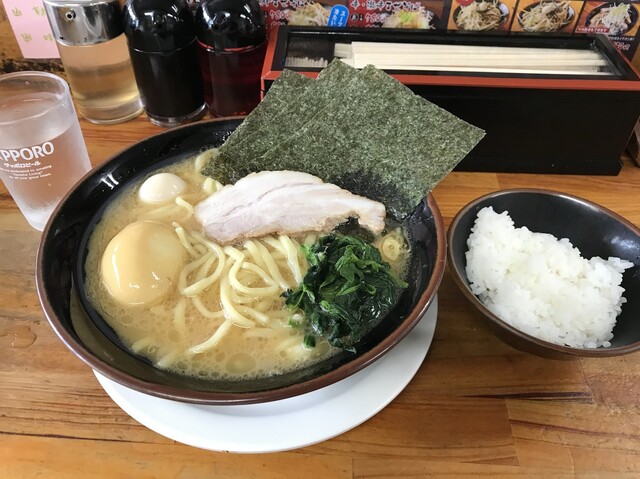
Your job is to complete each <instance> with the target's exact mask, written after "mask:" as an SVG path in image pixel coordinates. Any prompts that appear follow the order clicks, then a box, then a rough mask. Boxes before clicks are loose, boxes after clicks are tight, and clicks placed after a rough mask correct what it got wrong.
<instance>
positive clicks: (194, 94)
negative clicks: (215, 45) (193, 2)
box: [124, 0, 206, 127]
mask: <svg viewBox="0 0 640 479" xmlns="http://www.w3.org/2000/svg"><path fill="white" fill-rule="evenodd" d="M124 31H125V34H126V36H127V42H128V45H129V54H130V56H131V63H132V65H133V71H134V74H135V77H136V83H137V84H138V89H139V90H140V98H141V99H142V104H143V106H144V109H145V112H146V113H147V116H148V117H149V120H150V121H151V123H153V124H155V125H159V126H169V127H170V126H175V125H180V124H182V123H186V122H189V121H194V120H197V119H199V118H201V117H202V116H203V115H204V113H205V110H206V104H205V102H204V97H203V91H202V80H201V76H200V68H199V65H198V47H197V39H196V35H195V28H194V23H193V15H192V14H191V11H190V10H189V6H188V5H187V2H186V0H127V3H126V4H125V8H124Z"/></svg>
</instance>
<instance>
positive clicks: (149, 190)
mask: <svg viewBox="0 0 640 479" xmlns="http://www.w3.org/2000/svg"><path fill="white" fill-rule="evenodd" d="M186 188H187V183H186V182H185V181H184V180H183V179H182V178H180V177H179V176H178V175H174V174H173V173H158V174H156V175H153V176H150V177H149V178H147V179H146V180H145V181H144V183H142V185H140V190H138V197H139V198H140V199H141V200H142V201H143V202H145V203H150V204H157V203H165V202H169V201H172V200H174V199H175V198H176V197H177V196H178V195H179V194H181V193H182V192H183V191H184V190H185V189H186Z"/></svg>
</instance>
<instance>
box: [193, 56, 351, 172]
mask: <svg viewBox="0 0 640 479" xmlns="http://www.w3.org/2000/svg"><path fill="white" fill-rule="evenodd" d="M288 71H289V70H284V71H283V72H282V74H281V75H280V76H279V77H278V78H277V79H276V81H274V83H273V85H272V86H271V88H270V90H269V93H267V95H265V98H264V99H263V100H262V102H260V106H261V110H262V112H266V114H265V113H262V112H259V117H258V121H253V119H252V120H251V124H249V125H248V126H245V127H242V126H241V127H238V129H240V128H242V130H241V131H240V133H239V134H238V135H237V136H236V137H235V138H234V139H232V138H233V137H234V135H233V134H232V135H231V136H230V137H229V140H231V141H229V140H227V141H226V142H225V143H224V145H222V146H221V147H220V149H219V150H218V156H217V157H216V158H215V160H213V161H210V162H209V163H208V164H207V165H206V166H205V167H204V168H203V170H202V173H203V174H204V175H207V176H211V177H212V178H216V179H218V180H220V181H222V182H223V183H234V182H236V181H237V180H239V179H240V178H242V177H243V176H245V175H246V173H245V174H239V173H240V170H238V168H237V167H236V159H238V158H243V159H244V160H242V162H246V161H251V160H253V159H256V158H259V157H260V156H262V155H263V154H264V153H265V152H267V151H268V150H269V149H271V148H273V146H275V145H277V144H279V143H281V142H283V141H284V140H286V139H287V138H288V137H289V136H291V135H292V134H293V132H295V131H296V130H297V128H299V127H300V126H301V125H304V124H305V123H307V122H308V121H309V120H310V119H311V118H312V117H313V116H314V115H315V114H316V113H317V111H318V110H319V109H321V108H322V107H323V106H324V105H326V104H327V103H329V101H330V100H331V98H332V96H333V95H334V94H335V92H336V91H340V89H341V87H342V85H343V84H344V83H346V82H348V81H349V80H350V79H351V78H353V77H354V76H355V74H356V73H357V70H356V69H355V68H353V67H350V66H348V65H347V64H345V63H343V62H332V63H331V64H330V65H329V66H327V67H326V68H325V69H324V70H322V71H321V72H320V74H319V75H318V78H317V79H316V80H315V81H314V80H310V81H309V82H305V84H304V88H294V89H293V91H291V90H287V86H288V85H289V84H290V83H291V81H292V80H293V78H294V77H293V76H292V75H291V74H289V73H287V74H286V76H285V77H284V78H283V81H281V82H279V80H280V78H282V77H283V75H285V73H286V72H288ZM292 73H293V72H292ZM294 75H298V76H301V75H299V74H297V73H294ZM293 81H295V82H296V85H297V84H299V79H296V80H293ZM275 87H277V89H276V92H275V95H274V96H275V98H274V96H272V92H271V90H273V88H275ZM285 91H286V92H287V93H289V95H288V97H286V98H285V93H283V92H285ZM265 103H266V104H265ZM254 111H255V110H254ZM252 115H253V112H252V113H251V115H249V116H248V117H247V119H249V118H250V117H251V116H252ZM267 115H268V116H267ZM245 122H246V120H245ZM245 122H243V125H244V123H245ZM240 137H243V138H246V139H247V140H249V139H250V141H241V140H240V139H239V138H240ZM230 166H231V167H230ZM243 171H245V172H247V173H248V171H247V170H246V169H244V170H243Z"/></svg>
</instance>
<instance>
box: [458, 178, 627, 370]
mask: <svg viewBox="0 0 640 479" xmlns="http://www.w3.org/2000/svg"><path fill="white" fill-rule="evenodd" d="M488 206H490V207H492V208H493V210H494V211H495V212H496V213H502V212H504V211H507V212H508V213H509V216H511V218H512V219H513V222H514V224H515V227H516V228H519V227H522V226H526V227H527V228H528V229H529V230H531V231H534V232H538V233H549V234H552V235H553V236H555V237H556V238H568V239H569V241H571V243H572V244H573V245H574V246H575V247H577V248H578V249H579V250H580V252H581V255H582V256H583V257H584V258H592V257H594V256H599V257H601V258H604V259H607V258H608V257H611V256H614V257H618V258H622V259H625V260H627V261H630V262H631V263H633V264H634V266H633V267H632V268H630V269H627V270H626V271H625V272H624V275H623V279H622V287H623V288H624V289H625V293H624V297H625V298H626V299H627V302H626V303H625V304H623V305H622V312H621V313H620V315H619V316H618V317H617V322H616V326H615V328H614V329H613V339H611V340H610V342H611V346H610V347H606V348H605V347H600V348H595V349H587V348H584V349H583V348H573V347H569V346H565V345H560V344H555V343H551V342H548V341H544V340H542V339H539V338H536V337H534V336H531V335H529V334H527V333H524V332H523V331H521V330H519V329H517V328H515V327H513V326H512V325H511V324H509V323H508V322H506V321H503V320H502V319H501V318H500V317H498V316H497V315H496V314H494V313H493V312H491V311H490V310H489V309H488V308H487V307H485V305H484V304H483V303H482V302H481V301H480V299H479V298H478V297H477V296H476V295H474V294H473V293H472V291H471V287H470V282H469V279H468V277H467V274H466V253H467V251H468V249H469V248H468V246H467V239H468V238H469V235H470V234H471V228H472V227H473V225H474V223H475V220H476V217H477V215H478V212H479V211H480V210H481V209H482V208H485V207H488ZM447 241H448V252H447V255H448V260H449V261H448V264H449V269H450V270H451V274H452V275H453V278H454V280H455V282H456V284H457V285H458V287H459V289H460V291H461V292H462V294H463V295H464V297H465V298H467V300H469V302H470V303H471V304H472V305H473V306H474V307H475V308H476V309H477V310H478V312H479V313H480V316H481V317H482V318H483V319H485V320H486V322H487V324H488V326H489V327H490V328H491V330H492V331H493V332H494V333H495V334H496V335H497V336H498V337H499V338H501V339H502V340H503V341H504V342H506V343H507V344H509V345H511V346H512V347H514V348H516V349H519V350H522V351H525V352H529V353H532V354H535V355H537V356H541V357H547V358H552V359H572V358H575V357H579V356H582V357H609V356H619V355H622V354H628V353H631V352H634V351H638V350H640V327H639V325H640V322H639V319H638V318H640V229H638V228H637V227H636V226H634V225H633V224H631V223H630V222H629V221H627V220H625V219H624V218H622V217H621V216H619V215H617V214H616V213H614V212H612V211H610V210H608V209H606V208H604V207H602V206H600V205H597V204H595V203H592V202H590V201H587V200H585V199H582V198H578V197H575V196H571V195H567V194H564V193H559V192H555V191H548V190H536V189H512V190H502V191H497V192H494V193H490V194H488V195H485V196H482V197H480V198H478V199H476V200H474V201H472V202H471V203H469V204H468V205H466V206H465V207H464V208H462V209H461V210H460V211H459V212H458V214H457V215H456V216H455V217H454V219H453V221H452V223H451V225H450V227H449V231H448V233H447Z"/></svg>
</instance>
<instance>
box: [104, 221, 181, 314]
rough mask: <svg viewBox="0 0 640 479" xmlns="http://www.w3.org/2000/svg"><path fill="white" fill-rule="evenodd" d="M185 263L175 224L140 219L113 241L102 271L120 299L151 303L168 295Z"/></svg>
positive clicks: (109, 289)
mask: <svg viewBox="0 0 640 479" xmlns="http://www.w3.org/2000/svg"><path fill="white" fill-rule="evenodd" d="M184 263H185V252H184V248H183V247H182V244H180V240H179V239H178V237H177V235H176V233H175V231H174V230H173V229H172V228H171V227H169V226H168V225H165V224H162V223H157V222H155V221H136V222H135V223H131V224H130V225H128V226H126V227H125V228H124V229H123V230H122V231H120V232H119V233H118V234H117V235H116V236H115V237H114V238H113V239H112V240H111V241H110V242H109V244H108V245H107V247H106V249H105V251H104V254H103V255H102V261H101V265H100V270H101V274H102V280H103V282H104V284H105V286H106V288H107V290H108V291H109V293H110V294H111V296H113V298H114V299H115V300H116V301H118V302H119V303H122V304H127V305H149V304H153V303H155V302H157V301H159V300H161V299H162V298H163V297H164V296H166V295H167V293H168V292H169V291H170V289H171V288H172V285H173V284H175V282H176V280H177V277H178V274H179V273H180V270H181V269H182V267H183V265H184Z"/></svg>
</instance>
